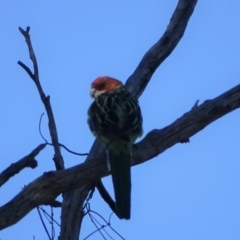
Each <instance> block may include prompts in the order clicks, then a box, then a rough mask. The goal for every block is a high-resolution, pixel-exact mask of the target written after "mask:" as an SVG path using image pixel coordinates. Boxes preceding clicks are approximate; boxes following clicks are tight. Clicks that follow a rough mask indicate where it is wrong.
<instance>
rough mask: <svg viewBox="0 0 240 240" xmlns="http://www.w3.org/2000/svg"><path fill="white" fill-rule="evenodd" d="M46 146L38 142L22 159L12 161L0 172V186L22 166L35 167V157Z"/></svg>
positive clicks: (22, 167)
mask: <svg viewBox="0 0 240 240" xmlns="http://www.w3.org/2000/svg"><path fill="white" fill-rule="evenodd" d="M45 147H46V144H40V145H39V146H37V147H36V148H35V149H33V151H32V152H31V153H29V154H28V155H27V156H25V157H23V158H22V159H20V160H18V161H17V162H15V163H12V164H11V165H10V166H9V167H8V168H6V169H5V170H4V171H3V172H2V173H0V187H1V186H2V185H3V184H4V183H6V182H7V181H8V180H9V179H10V178H11V177H13V176H14V175H15V174H18V173H19V172H20V171H22V170H23V169H24V168H27V167H30V168H35V167H37V164H38V163H37V160H36V159H35V157H36V156H37V155H38V154H39V153H40V152H41V151H42V150H43V149H44V148H45Z"/></svg>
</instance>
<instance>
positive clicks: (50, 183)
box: [0, 85, 240, 237]
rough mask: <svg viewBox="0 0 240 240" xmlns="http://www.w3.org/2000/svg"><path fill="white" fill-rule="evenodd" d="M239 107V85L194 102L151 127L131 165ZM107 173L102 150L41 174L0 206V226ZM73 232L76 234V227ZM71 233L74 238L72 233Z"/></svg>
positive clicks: (90, 183)
mask: <svg viewBox="0 0 240 240" xmlns="http://www.w3.org/2000/svg"><path fill="white" fill-rule="evenodd" d="M239 107H240V85H237V86H236V87H234V88H232V89H230V90H229V91H227V92H225V93H224V94H222V95H220V96H218V97H216V98H214V99H212V100H207V101H205V102H204V103H203V104H201V105H200V106H197V105H194V107H193V108H192V109H191V110H190V111H189V112H187V113H185V114H184V115H183V116H182V117H180V118H179V119H177V120H176V121H175V122H173V123H172V124H171V125H169V126H167V127H165V128H163V129H154V130H152V131H151V132H149V133H148V134H147V135H146V136H145V138H144V139H143V140H141V141H140V142H139V143H137V147H136V148H134V151H133V160H132V165H137V164H140V163H143V162H146V161H148V160H150V159H152V158H154V157H156V156H157V155H159V154H160V153H162V152H164V151H165V150H167V149H168V148H170V147H172V146H173V145H175V144H176V143H182V142H186V141H187V140H188V139H189V138H190V137H192V136H193V135H194V134H196V133H197V132H199V131H201V130H202V129H203V128H205V127H206V126H208V125H209V124H210V123H212V122H213V121H215V120H217V119H219V118H221V117H222V116H224V115H226V114H228V113H229V112H231V111H233V110H235V109H237V108H239ZM108 175H109V172H108V170H107V166H106V159H105V152H104V151H103V149H100V150H99V151H98V154H97V156H96V155H90V156H89V159H88V161H85V162H84V163H82V164H79V165H77V166H74V167H71V168H68V169H65V170H60V171H51V172H47V173H44V174H43V175H42V176H41V177H39V178H37V179H36V180H35V181H33V182H31V183H30V184H28V185H27V186H26V187H25V188H24V189H23V190H22V191H21V192H20V193H19V194H17V195H16V196H15V197H14V198H13V199H12V200H11V201H9V202H8V203H7V204H5V205H4V206H2V207H1V208H0V229H4V228H6V227H8V226H11V225H13V224H14V223H16V222H18V221H19V220H21V219H22V218H23V217H24V216H25V215H26V214H27V213H29V212H30V211H31V210H33V209H34V208H35V207H37V206H39V205H43V204H49V203H50V204H51V203H52V202H54V200H55V198H56V197H57V196H58V195H59V194H61V193H66V192H68V191H72V190H75V189H80V190H81V191H86V190H88V189H89V188H91V186H92V185H93V184H94V183H95V182H96V181H97V180H98V179H99V178H102V177H105V176H108ZM86 186H87V187H86ZM73 192H74V191H73ZM77 196H79V195H77ZM83 196H85V194H83ZM80 200H82V199H80ZM74 201H75V199H74ZM72 207H73V206H71V207H70V211H72ZM75 210H78V209H75ZM71 214H73V213H71ZM78 214H79V211H76V212H75V217H78ZM72 219H73V218H72ZM79 219H80V218H78V219H75V220H74V219H73V220H72V221H71V222H69V219H67V218H65V219H64V220H63V221H68V225H72V224H73V226H75V227H77V225H75V222H74V221H76V220H78V224H79V223H80V221H79ZM70 229H72V230H74V229H73V228H67V229H66V231H69V230H70ZM78 229H79V228H78ZM75 231H76V232H75V233H77V230H76V229H75ZM78 233H79V231H78ZM76 235H77V234H76ZM72 236H73V237H74V235H72ZM75 237H77V236H75Z"/></svg>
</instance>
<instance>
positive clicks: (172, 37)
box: [126, 0, 197, 97]
mask: <svg viewBox="0 0 240 240" xmlns="http://www.w3.org/2000/svg"><path fill="white" fill-rule="evenodd" d="M196 4H197V0H179V1H178V4H177V7H176V9H175V11H174V13H173V15H172V17H171V20H170V23H169V25H168V26H167V29H166V31H165V32H164V34H163V36H162V37H161V38H160V39H159V40H158V41H157V42H156V43H155V44H154V45H153V46H152V47H151V48H150V49H149V50H148V51H147V52H146V53H145V55H144V56H143V58H142V60H141V61H140V63H139V65H138V66H137V68H136V70H135V71H134V73H133V74H132V75H131V76H130V77H129V78H128V80H127V82H126V87H127V88H128V90H129V91H130V92H131V93H132V94H133V95H134V96H136V97H140V96H141V94H142V93H143V91H144V90H145V88H146V86H147V84H148V83H149V81H150V79H151V77H152V75H153V73H154V72H155V71H156V69H157V68H158V67H159V66H160V64H161V63H162V62H163V61H164V60H165V59H166V58H167V57H168V56H169V55H170V54H171V52H172V51H173V50H174V48H175V47H176V46H177V44H178V43H179V41H180V40H181V38H182V36H183V34H184V32H185V30H186V28H187V24H188V21H189V19H190V17H191V15H192V13H193V11H194V8H195V6H196Z"/></svg>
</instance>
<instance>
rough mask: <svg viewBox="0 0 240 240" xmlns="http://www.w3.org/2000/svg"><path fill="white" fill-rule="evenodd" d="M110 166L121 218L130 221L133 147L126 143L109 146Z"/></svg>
mask: <svg viewBox="0 0 240 240" xmlns="http://www.w3.org/2000/svg"><path fill="white" fill-rule="evenodd" d="M107 154H108V164H109V167H110V169H109V170H110V171H111V174H112V181H113V188H114V193H115V200H116V211H117V215H118V217H119V218H121V219H122V218H124V219H130V208H131V168H130V164H131V146H130V145H129V144H128V143H126V142H120V143H119V142H118V143H111V144H109V146H108V150H107Z"/></svg>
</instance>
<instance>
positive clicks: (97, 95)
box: [93, 90, 106, 98]
mask: <svg viewBox="0 0 240 240" xmlns="http://www.w3.org/2000/svg"><path fill="white" fill-rule="evenodd" d="M105 92H106V90H102V91H99V90H96V91H95V92H94V95H93V96H94V98H97V97H99V96H100V95H101V94H103V93H105Z"/></svg>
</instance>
